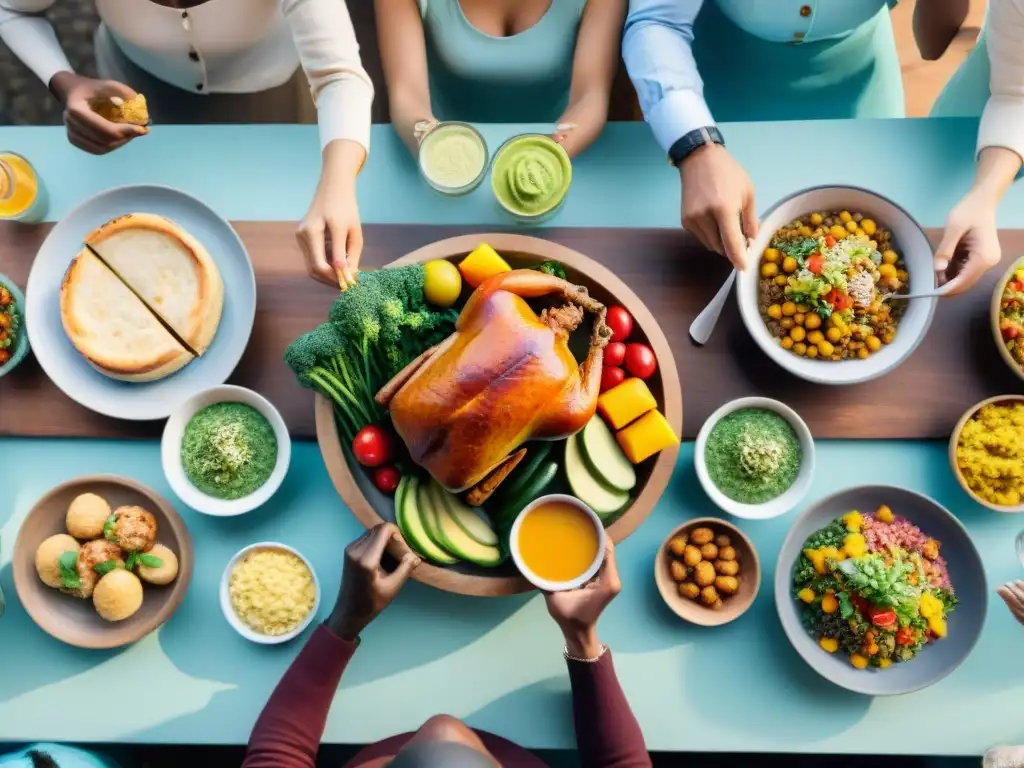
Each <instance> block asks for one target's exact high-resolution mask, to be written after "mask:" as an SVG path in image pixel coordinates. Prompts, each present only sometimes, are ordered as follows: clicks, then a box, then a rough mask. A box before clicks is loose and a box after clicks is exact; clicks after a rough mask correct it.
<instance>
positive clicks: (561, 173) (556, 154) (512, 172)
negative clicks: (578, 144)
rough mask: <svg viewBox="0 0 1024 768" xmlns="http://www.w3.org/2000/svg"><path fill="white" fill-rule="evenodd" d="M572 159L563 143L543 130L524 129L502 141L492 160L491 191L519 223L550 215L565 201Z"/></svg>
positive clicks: (570, 180)
mask: <svg viewBox="0 0 1024 768" xmlns="http://www.w3.org/2000/svg"><path fill="white" fill-rule="evenodd" d="M571 184H572V162H571V161H570V160H569V155H568V154H567V153H566V151H565V149H563V148H562V145H561V144H558V143H557V142H556V141H555V140H554V139H552V138H551V137H550V136H545V135H544V134H540V133H523V134H520V135H518V136H513V137H512V138H511V139H509V140H508V141H506V142H505V143H504V144H502V145H501V146H500V147H499V148H498V151H497V152H496V153H495V154H494V160H493V161H492V162H491V191H492V192H493V193H494V199H495V200H496V201H497V203H498V205H499V206H500V207H501V209H502V210H503V211H505V213H506V214H508V215H509V216H510V217H511V218H512V219H513V220H514V221H516V222H517V223H519V224H540V223H542V222H545V221H548V220H549V219H551V218H552V217H553V216H554V215H555V214H556V213H557V212H558V210H559V209H560V208H561V207H562V204H563V203H565V199H566V197H568V195H569V187H570V185H571Z"/></svg>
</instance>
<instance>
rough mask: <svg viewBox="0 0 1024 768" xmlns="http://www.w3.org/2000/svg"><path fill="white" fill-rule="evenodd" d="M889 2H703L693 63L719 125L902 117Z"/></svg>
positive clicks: (697, 25) (884, 0)
mask: <svg viewBox="0 0 1024 768" xmlns="http://www.w3.org/2000/svg"><path fill="white" fill-rule="evenodd" d="M892 5H895V2H887V0H810V1H809V2H804V1H803V0H707V1H706V2H705V3H704V7H703V8H702V9H701V11H700V14H699V15H698V16H697V20H696V22H695V24H694V31H693V54H694V58H695V59H696V62H697V69H698V71H699V72H700V75H701V78H702V79H703V81H704V98H705V100H706V101H707V104H708V107H709V108H710V109H711V114H712V115H714V118H715V120H716V121H719V122H732V121H748V120H815V119H827V118H862V117H864V118H885V117H905V115H906V107H905V102H904V95H903V76H902V73H901V71H900V62H899V55H898V53H897V50H896V39H895V36H894V35H893V31H892V22H891V20H890V18H889V8H890V7H891V6H892Z"/></svg>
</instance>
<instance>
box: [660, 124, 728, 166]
mask: <svg viewBox="0 0 1024 768" xmlns="http://www.w3.org/2000/svg"><path fill="white" fill-rule="evenodd" d="M705 144H720V145H722V146H723V147H724V146H725V139H723V138H722V133H721V131H719V130H718V129H717V128H716V127H715V126H713V125H708V126H705V127H704V128H697V129H696V130H693V131H690V132H689V133H687V134H685V135H683V136H681V137H680V138H678V139H677V140H676V142H675V144H673V145H672V146H671V147H669V150H668V161H669V162H670V163H671V164H672V165H674V166H675V167H676V168H678V167H679V164H680V163H682V162H683V160H685V159H686V158H687V157H689V156H690V155H691V154H692V153H693V151H694V150H696V149H699V148H700V147H703V146H704V145H705Z"/></svg>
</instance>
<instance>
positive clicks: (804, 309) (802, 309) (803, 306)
mask: <svg viewBox="0 0 1024 768" xmlns="http://www.w3.org/2000/svg"><path fill="white" fill-rule="evenodd" d="M796 311H797V312H799V313H800V314H802V315H806V314H807V313H808V312H810V311H811V308H810V307H809V306H807V305H806V304H797V305H796Z"/></svg>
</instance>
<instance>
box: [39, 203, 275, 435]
mask: <svg viewBox="0 0 1024 768" xmlns="http://www.w3.org/2000/svg"><path fill="white" fill-rule="evenodd" d="M137 212H142V213H155V214H157V215H159V216H166V217H167V218H169V219H172V220H174V221H175V222H177V223H178V224H180V225H181V226H182V227H184V228H185V229H186V230H188V231H189V232H190V233H191V234H192V235H194V236H195V237H196V239H198V240H199V241H200V242H201V243H202V244H203V245H205V246H206V249H207V250H208V251H209V253H210V256H211V257H212V258H213V260H214V261H215V262H216V263H217V268H218V269H219V270H220V273H221V277H222V279H223V281H224V285H225V291H224V309H223V312H222V313H221V321H220V326H219V327H218V329H217V335H216V336H215V337H214V340H213V343H212V344H211V345H210V348H209V349H207V350H206V352H205V353H204V354H203V356H202V357H201V358H199V359H198V360H193V361H192V362H191V363H189V364H188V365H186V366H185V367H184V368H183V369H181V370H180V371H178V372H177V373H175V374H174V375H172V376H168V377H167V378H166V379H161V380H160V381H155V382H149V383H144V384H143V383H129V382H124V381H118V380H116V379H111V378H108V377H107V376H104V375H103V374H101V373H99V372H98V371H97V370H96V369H94V368H92V367H91V366H90V365H89V364H88V363H87V362H86V361H85V358H84V357H82V356H81V355H80V354H79V353H78V352H77V351H76V350H75V348H74V347H73V346H72V345H71V342H70V341H68V337H67V335H66V334H65V333H64V327H63V325H62V323H61V318H60V288H61V283H62V281H63V278H64V273H65V272H66V271H67V268H68V265H70V264H71V261H72V259H74V258H75V256H76V255H77V254H78V252H79V251H81V250H82V247H83V246H82V238H83V237H85V236H86V235H87V234H89V233H90V232H91V231H92V230H94V229H95V228H96V227H99V226H100V225H102V224H104V223H106V222H107V221H110V220H111V219H113V218H115V217H117V216H122V215H124V214H126V213H137ZM25 298H26V304H25V327H26V328H27V330H28V336H29V341H30V342H31V344H32V350H33V352H34V353H35V356H36V359H37V360H38V361H39V365H40V366H42V369H43V370H44V371H45V372H46V375H47V376H49V377H50V379H51V380H52V381H53V383H54V384H56V385H57V386H58V387H60V389H61V390H63V392H64V394H66V395H67V396H68V397H70V398H71V399H72V400H75V401H76V402H78V403H79V404H81V405H83V406H85V407H86V408H89V409H90V410H93V411H96V412H97V413H102V414H104V415H106V416H111V417H113V418H117V419H127V420H131V421H151V420H155V419H165V418H167V417H168V416H169V415H170V414H171V413H172V412H173V411H174V410H175V408H177V407H178V406H180V405H181V404H182V403H183V402H185V400H187V399H188V398H189V397H191V396H192V395H194V394H195V393H196V392H198V391H200V390H202V389H206V388H207V387H210V386H213V385H215V384H222V383H223V382H225V381H227V378H228V376H230V375H231V373H232V371H234V370H235V366H237V365H238V361H239V360H240V359H241V357H242V353H243V352H244V351H245V347H246V345H247V344H248V343H249V335H250V333H251V332H252V326H253V320H254V318H255V316H256V277H255V274H254V272H253V268H252V263H251V262H250V261H249V254H248V253H247V252H246V250H245V246H244V245H243V244H242V241H241V240H240V239H239V237H238V235H237V234H236V233H235V230H234V229H232V228H231V225H230V224H228V222H227V221H225V220H224V219H223V218H221V217H220V216H218V215H217V213H215V212H214V211H213V209H211V208H210V207H209V206H207V205H206V204H205V203H202V202H200V201H199V200H197V199H195V198H194V197H192V196H191V195H188V194H186V193H184V192H180V191H178V190H176V189H171V188H170V187H159V186H148V185H147V186H144V185H139V186H130V187H119V188H117V189H111V190H107V191H106V192H101V193H100V194H98V195H95V196H94V197H91V198H89V199H88V200H85V201H84V202H82V203H79V205H77V206H76V207H75V208H73V209H72V210H71V211H70V212H68V214H67V215H66V216H65V217H64V218H63V219H61V221H60V222H59V223H58V224H57V225H56V226H55V227H54V228H53V229H52V230H51V231H50V234H49V235H47V237H46V240H45V241H44V242H43V246H42V248H40V249H39V253H38V254H36V258H35V261H34V262H33V264H32V271H31V272H30V273H29V278H28V285H27V287H26V290H25Z"/></svg>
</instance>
